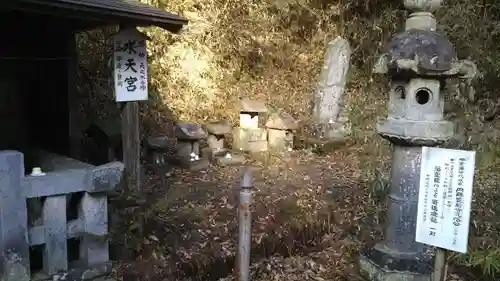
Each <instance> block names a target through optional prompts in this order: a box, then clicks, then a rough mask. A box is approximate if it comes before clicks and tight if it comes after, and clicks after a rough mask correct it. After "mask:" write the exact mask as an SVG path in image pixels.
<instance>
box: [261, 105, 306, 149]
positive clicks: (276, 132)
mask: <svg viewBox="0 0 500 281" xmlns="http://www.w3.org/2000/svg"><path fill="white" fill-rule="evenodd" d="M266 127H267V141H268V146H269V149H270V150H273V151H276V152H287V151H288V152H289V151H292V150H293V138H294V131H295V130H297V128H298V123H297V120H295V118H293V116H291V115H290V114H288V113H285V112H282V113H274V114H272V115H271V116H269V119H268V120H267V123H266Z"/></svg>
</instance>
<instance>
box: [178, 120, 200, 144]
mask: <svg viewBox="0 0 500 281" xmlns="http://www.w3.org/2000/svg"><path fill="white" fill-rule="evenodd" d="M174 135H175V137H176V138H178V139H181V140H201V139H204V138H206V137H208V134H207V132H206V131H205V130H203V129H202V128H201V127H200V126H198V125H196V124H193V123H177V124H176V125H175V129H174Z"/></svg>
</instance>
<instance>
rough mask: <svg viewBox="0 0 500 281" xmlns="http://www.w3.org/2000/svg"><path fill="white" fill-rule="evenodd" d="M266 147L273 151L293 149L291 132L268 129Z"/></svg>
mask: <svg viewBox="0 0 500 281" xmlns="http://www.w3.org/2000/svg"><path fill="white" fill-rule="evenodd" d="M267 141H268V148H269V149H270V150H274V151H291V150H292V149H293V132H292V131H289V130H279V129H268V130H267Z"/></svg>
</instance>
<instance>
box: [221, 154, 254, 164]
mask: <svg viewBox="0 0 500 281" xmlns="http://www.w3.org/2000/svg"><path fill="white" fill-rule="evenodd" d="M245 162H246V158H245V156H244V155H241V154H237V153H231V157H230V158H228V157H226V156H217V157H215V164H217V165H219V166H232V165H241V164H244V163H245Z"/></svg>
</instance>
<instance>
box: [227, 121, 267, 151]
mask: <svg viewBox="0 0 500 281" xmlns="http://www.w3.org/2000/svg"><path fill="white" fill-rule="evenodd" d="M233 141H234V147H235V148H236V149H237V150H240V151H248V152H260V151H267V130H266V129H263V128H257V129H248V128H239V127H238V128H235V129H234V130H233Z"/></svg>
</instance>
